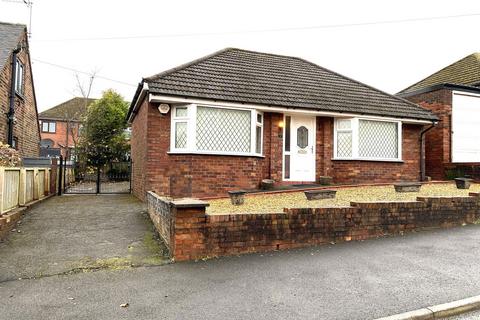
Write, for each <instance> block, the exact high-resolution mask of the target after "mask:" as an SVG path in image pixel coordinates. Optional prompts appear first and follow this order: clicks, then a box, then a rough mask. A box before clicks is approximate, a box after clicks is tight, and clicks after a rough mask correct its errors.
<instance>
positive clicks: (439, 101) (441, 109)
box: [397, 53, 480, 180]
mask: <svg viewBox="0 0 480 320" xmlns="http://www.w3.org/2000/svg"><path fill="white" fill-rule="evenodd" d="M397 95H398V96H400V97H403V98H405V99H408V100H410V101H412V102H414V103H417V104H419V105H421V106H422V107H424V108H426V109H429V110H431V111H433V112H434V113H435V114H436V115H437V116H438V118H439V119H440V122H439V124H438V125H437V126H436V127H435V128H433V129H432V130H430V131H429V132H427V133H426V139H425V140H426V149H425V156H426V160H425V161H426V174H427V175H429V176H431V177H432V178H433V179H436V180H442V179H446V178H447V179H450V178H454V177H456V176H463V175H466V174H467V175H471V176H474V177H475V178H480V143H479V141H480V131H479V130H478V128H479V127H480V53H473V54H471V55H469V56H467V57H465V58H463V59H461V60H459V61H457V62H455V63H453V64H451V65H449V66H447V67H445V68H443V69H441V70H440V71H438V72H435V73H434V74H432V75H430V76H428V77H427V78H425V79H423V80H421V81H419V82H417V83H415V84H413V85H411V86H410V87H408V88H406V89H404V90H402V91H401V92H399V93H398V94H397Z"/></svg>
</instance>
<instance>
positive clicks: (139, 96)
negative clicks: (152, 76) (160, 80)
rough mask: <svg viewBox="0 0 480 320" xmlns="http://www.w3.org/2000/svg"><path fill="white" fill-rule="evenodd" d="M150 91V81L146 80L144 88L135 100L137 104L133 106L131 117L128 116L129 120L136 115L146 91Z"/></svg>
mask: <svg viewBox="0 0 480 320" xmlns="http://www.w3.org/2000/svg"><path fill="white" fill-rule="evenodd" d="M147 92H148V83H146V82H144V83H143V88H142V91H140V94H139V95H138V98H137V100H136V101H135V105H134V106H133V110H132V113H131V114H130V118H128V122H131V121H132V117H133V116H134V115H135V113H136V111H137V110H138V108H139V105H140V103H141V102H142V101H143V99H144V98H145V95H146V93H147Z"/></svg>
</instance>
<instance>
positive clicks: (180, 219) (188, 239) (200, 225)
mask: <svg viewBox="0 0 480 320" xmlns="http://www.w3.org/2000/svg"><path fill="white" fill-rule="evenodd" d="M171 205H172V210H174V217H175V218H174V228H173V233H174V235H173V242H174V243H173V248H172V253H173V254H172V255H173V258H174V259H175V261H182V260H195V259H200V258H203V257H205V256H206V255H207V244H206V242H207V241H206V236H205V233H206V223H207V215H206V213H205V209H206V207H207V206H208V203H206V202H204V201H200V200H196V199H182V200H178V201H173V202H172V203H171Z"/></svg>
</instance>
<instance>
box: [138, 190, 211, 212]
mask: <svg viewBox="0 0 480 320" xmlns="http://www.w3.org/2000/svg"><path fill="white" fill-rule="evenodd" d="M147 193H148V194H150V195H151V196H153V197H154V198H157V199H159V200H161V201H162V202H165V203H167V204H168V205H170V206H172V207H175V208H205V207H208V206H209V205H210V204H209V203H208V202H205V201H203V200H199V199H193V198H182V199H172V198H170V197H165V196H160V195H158V194H156V193H155V192H154V191H148V192H147Z"/></svg>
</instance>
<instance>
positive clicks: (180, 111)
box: [175, 107, 188, 118]
mask: <svg viewBox="0 0 480 320" xmlns="http://www.w3.org/2000/svg"><path fill="white" fill-rule="evenodd" d="M187 110H188V109H187V108H186V107H185V108H180V107H177V108H175V116H176V117H179V118H180V117H186V116H187V115H188V112H187Z"/></svg>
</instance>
